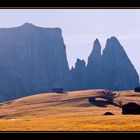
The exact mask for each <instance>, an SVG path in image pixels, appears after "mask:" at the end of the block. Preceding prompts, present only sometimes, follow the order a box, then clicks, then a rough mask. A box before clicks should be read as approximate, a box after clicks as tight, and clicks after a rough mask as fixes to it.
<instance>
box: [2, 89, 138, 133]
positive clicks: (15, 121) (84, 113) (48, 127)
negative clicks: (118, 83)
mask: <svg viewBox="0 0 140 140" xmlns="http://www.w3.org/2000/svg"><path fill="white" fill-rule="evenodd" d="M102 91H103V90H85V91H74V92H68V93H65V94H57V93H47V94H45V93H44V94H38V95H32V96H28V97H24V98H20V99H17V100H12V101H8V102H4V103H1V104H0V130H1V131H9V130H10V131H34V130H35V131H113V130H115V131H122V130H123V131H136V130H140V117H139V115H122V114H121V108H119V107H117V106H114V105H111V104H106V107H100V106H97V105H96V104H95V105H94V104H91V103H90V102H89V101H88V98H89V97H95V96H100V95H103V92H102ZM115 93H116V94H117V95H118V96H117V97H116V98H115V99H114V102H115V103H120V102H121V103H122V104H123V103H126V102H129V101H135V102H138V103H139V102H140V99H139V98H138V97H139V96H140V94H139V93H135V92H133V91H122V92H115ZM97 100H98V101H99V102H100V103H104V102H106V101H104V99H100V98H97ZM107 111H111V112H112V113H113V114H115V115H111V116H104V115H103V114H104V113H105V112H107Z"/></svg>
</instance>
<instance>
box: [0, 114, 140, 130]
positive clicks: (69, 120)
mask: <svg viewBox="0 0 140 140" xmlns="http://www.w3.org/2000/svg"><path fill="white" fill-rule="evenodd" d="M0 130H1V131H140V117H139V116H121V115H116V116H98V115H97V116H81V117H80V116H73V117H72V116H70V117H69V116H65V117H62V116H61V117H58V118H57V117H48V118H38V119H23V120H22V119H21V120H18V119H17V120H0Z"/></svg>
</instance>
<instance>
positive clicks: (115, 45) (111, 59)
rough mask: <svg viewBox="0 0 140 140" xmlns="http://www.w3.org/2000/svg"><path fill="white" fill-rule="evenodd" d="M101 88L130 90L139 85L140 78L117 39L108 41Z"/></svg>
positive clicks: (102, 68)
mask: <svg viewBox="0 0 140 140" xmlns="http://www.w3.org/2000/svg"><path fill="white" fill-rule="evenodd" d="M101 70H102V75H101V79H102V80H101V87H102V88H105V89H109V90H129V89H134V88H135V87H136V86H137V85H139V76H138V74H137V72H136V70H135V68H134V66H133V64H132V63H131V61H130V59H129V58H128V56H127V54H126V52H125V50H124V48H123V47H122V46H121V44H120V42H119V41H118V39H117V38H116V37H111V38H110V39H107V42H106V46H105V49H104V50H103V55H102V64H101Z"/></svg>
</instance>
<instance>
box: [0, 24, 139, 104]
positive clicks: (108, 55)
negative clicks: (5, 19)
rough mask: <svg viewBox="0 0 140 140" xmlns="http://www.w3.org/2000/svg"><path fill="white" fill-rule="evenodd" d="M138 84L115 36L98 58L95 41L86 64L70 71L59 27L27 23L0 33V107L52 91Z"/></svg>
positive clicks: (0, 30)
mask: <svg viewBox="0 0 140 140" xmlns="http://www.w3.org/2000/svg"><path fill="white" fill-rule="evenodd" d="M138 85H139V76H138V74H137V72H136V70H135V68H134V66H133V64H132V63H131V61H130V60H129V58H128V56H127V54H126V52H125V50H124V49H123V47H122V46H121V44H120V43H119V41H118V39H117V38H116V37H111V38H110V39H108V40H107V42H106V47H105V49H104V50H103V54H101V45H100V42H99V40H98V39H96V40H95V41H94V45H93V49H92V52H91V54H90V55H89V57H88V64H87V65H86V63H85V61H84V60H80V59H77V61H76V63H75V67H73V68H72V69H71V70H69V66H68V61H67V56H66V46H65V44H64V40H63V37H62V30H61V29H60V28H43V27H38V26H35V25H33V24H31V23H25V24H23V25H21V26H19V27H13V28H0V102H3V101H8V100H12V99H16V98H20V97H24V96H29V95H32V94H37V93H46V92H51V91H52V89H53V88H63V89H64V91H71V90H85V89H97V88H102V89H109V90H129V89H134V88H135V87H136V86H138Z"/></svg>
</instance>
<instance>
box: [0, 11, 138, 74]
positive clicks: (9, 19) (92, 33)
mask: <svg viewBox="0 0 140 140" xmlns="http://www.w3.org/2000/svg"><path fill="white" fill-rule="evenodd" d="M25 22H29V23H33V24H35V25H37V26H42V27H60V28H61V29H62V34H63V38H64V42H65V45H66V51H67V58H68V62H69V66H70V67H71V66H72V65H74V63H75V61H76V58H81V59H84V60H85V61H86V62H87V58H88V56H89V54H90V52H91V50H92V48H93V42H94V40H95V39H96V38H98V39H99V41H100V43H101V45H102V48H104V47H105V43H106V40H107V38H110V37H111V36H116V37H117V38H118V39H119V40H120V43H121V44H122V46H123V47H124V49H125V51H126V53H127V54H128V57H129V58H130V59H131V62H132V63H133V64H134V66H135V68H136V70H137V72H138V73H139V75H140V63H139V61H140V9H16V10H15V9H0V28H2V27H14V26H20V25H22V24H24V23H25Z"/></svg>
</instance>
